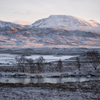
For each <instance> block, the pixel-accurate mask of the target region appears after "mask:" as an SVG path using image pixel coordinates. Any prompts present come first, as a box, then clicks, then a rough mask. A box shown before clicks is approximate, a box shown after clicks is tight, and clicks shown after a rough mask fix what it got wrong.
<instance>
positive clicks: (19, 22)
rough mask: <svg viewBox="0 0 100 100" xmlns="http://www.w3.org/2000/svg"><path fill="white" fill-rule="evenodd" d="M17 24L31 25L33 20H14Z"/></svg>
mask: <svg viewBox="0 0 100 100" xmlns="http://www.w3.org/2000/svg"><path fill="white" fill-rule="evenodd" d="M14 23H15V24H21V25H31V24H32V23H31V22H28V21H21V20H16V21H14Z"/></svg>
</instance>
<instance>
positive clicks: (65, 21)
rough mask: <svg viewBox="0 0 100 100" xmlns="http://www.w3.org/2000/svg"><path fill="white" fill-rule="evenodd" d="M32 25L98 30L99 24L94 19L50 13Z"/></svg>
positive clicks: (99, 30)
mask: <svg viewBox="0 0 100 100" xmlns="http://www.w3.org/2000/svg"><path fill="white" fill-rule="evenodd" d="M32 26H34V27H40V28H59V29H67V30H83V31H93V32H100V24H99V23H98V22H96V21H95V20H92V21H88V20H85V19H82V18H78V17H75V16H71V15H50V16H49V17H48V18H43V19H40V20H37V21H36V22H34V23H33V24H32Z"/></svg>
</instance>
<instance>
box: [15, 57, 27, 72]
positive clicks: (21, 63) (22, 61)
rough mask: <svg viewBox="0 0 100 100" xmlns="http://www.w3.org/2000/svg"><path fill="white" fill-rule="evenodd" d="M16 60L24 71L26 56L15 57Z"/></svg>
mask: <svg viewBox="0 0 100 100" xmlns="http://www.w3.org/2000/svg"><path fill="white" fill-rule="evenodd" d="M15 60H16V61H17V64H18V67H20V71H21V72H24V71H25V67H26V63H27V59H26V58H25V57H24V56H21V57H20V58H18V57H15Z"/></svg>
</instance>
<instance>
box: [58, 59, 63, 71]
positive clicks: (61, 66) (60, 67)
mask: <svg viewBox="0 0 100 100" xmlns="http://www.w3.org/2000/svg"><path fill="white" fill-rule="evenodd" d="M57 67H58V70H59V71H60V72H62V69H63V65H62V61H61V60H59V61H58V63H57Z"/></svg>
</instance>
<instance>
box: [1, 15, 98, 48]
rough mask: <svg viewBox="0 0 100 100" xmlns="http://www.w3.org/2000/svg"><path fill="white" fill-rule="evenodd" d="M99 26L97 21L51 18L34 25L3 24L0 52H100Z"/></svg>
mask: <svg viewBox="0 0 100 100" xmlns="http://www.w3.org/2000/svg"><path fill="white" fill-rule="evenodd" d="M99 30H100V24H99V23H98V22H96V21H94V20H91V21H87V20H84V19H81V18H77V17H73V16H66V15H51V16H49V17H48V18H45V19H41V20H38V21H36V22H35V23H33V24H32V25H24V26H21V25H18V24H14V23H11V22H3V21H0V48H12V47H15V48H38V47H40V48H42V47H51V48H53V47H56V48H69V47H75V48H76V47H82V48H83V47H86V48H100V31H99Z"/></svg>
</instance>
